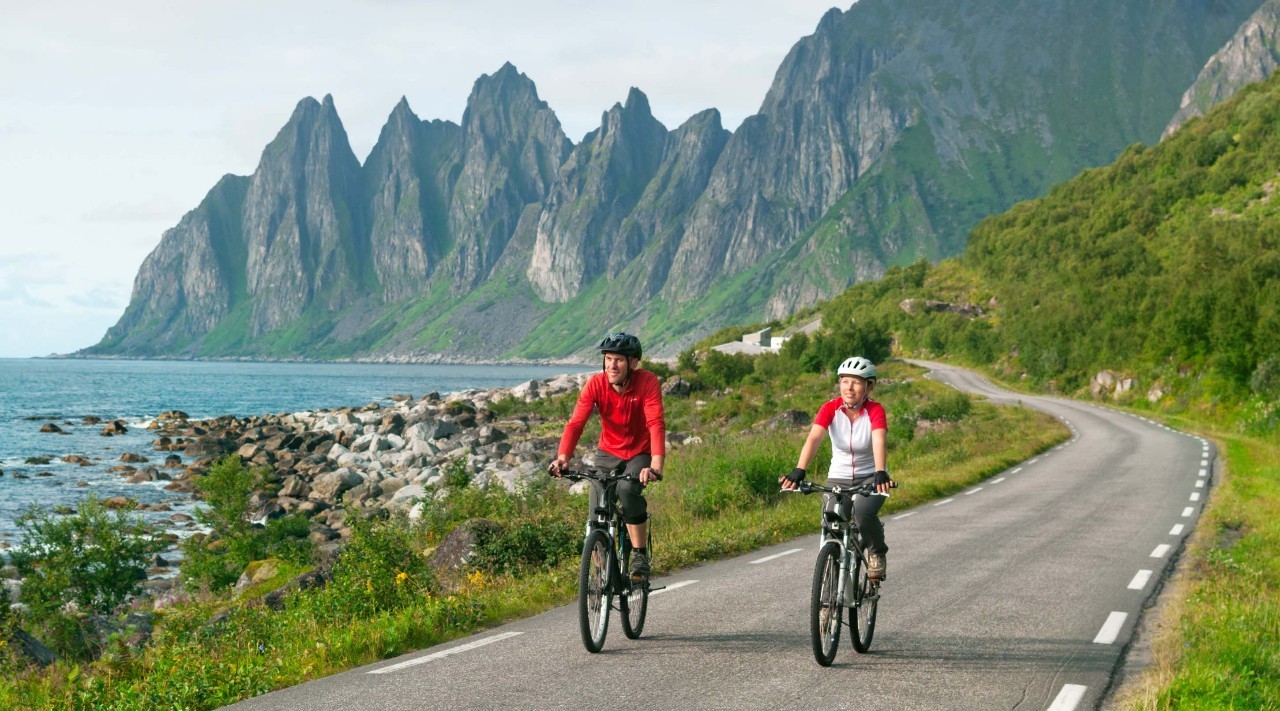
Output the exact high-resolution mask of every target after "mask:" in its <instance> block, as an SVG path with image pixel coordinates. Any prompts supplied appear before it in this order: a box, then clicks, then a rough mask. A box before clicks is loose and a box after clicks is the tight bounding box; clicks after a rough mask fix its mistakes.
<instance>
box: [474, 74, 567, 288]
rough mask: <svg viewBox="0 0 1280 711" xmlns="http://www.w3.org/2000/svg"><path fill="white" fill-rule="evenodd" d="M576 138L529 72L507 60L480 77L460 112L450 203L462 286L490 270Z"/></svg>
mask: <svg viewBox="0 0 1280 711" xmlns="http://www.w3.org/2000/svg"><path fill="white" fill-rule="evenodd" d="M571 148H572V144H571V143H570V141H569V139H568V137H567V136H565V135H564V131H563V130H562V129H561V128H560V121H559V119H557V118H556V115H555V112H553V111H552V110H551V108H550V107H548V106H547V103H546V102H545V101H542V100H541V99H539V98H538V92H537V89H536V88H535V87H534V85H533V82H532V81H530V80H529V78H528V77H526V76H525V75H523V74H521V73H519V72H518V71H516V68H515V67H513V66H512V65H510V64H506V65H504V66H503V67H502V69H500V70H498V71H497V72H496V73H495V74H494V75H493V76H488V75H485V76H482V77H481V78H480V79H479V80H478V81H476V84H475V88H474V89H473V90H472V92H471V97H470V98H469V99H468V100H467V110H466V113H464V114H463V116H462V149H461V156H460V163H458V164H457V168H458V170H459V172H458V176H457V179H456V181H453V182H452V185H451V189H452V198H451V201H450V203H449V232H450V234H452V235H456V236H458V237H460V238H461V239H459V240H458V241H457V244H456V251H455V252H454V256H453V264H452V275H453V277H454V279H455V281H456V286H457V291H459V292H464V291H468V290H470V289H472V288H474V287H475V286H476V285H477V284H479V283H480V282H481V281H483V280H484V278H485V277H487V276H488V275H489V271H490V269H491V268H492V267H493V265H494V263H495V262H496V261H497V259H498V257H500V256H501V255H502V252H503V250H504V249H505V248H506V246H507V242H509V241H510V240H511V238H512V236H513V235H514V234H515V230H516V226H517V223H518V222H519V220H520V215H521V213H522V212H523V211H524V208H525V206H526V205H529V204H536V203H541V202H542V200H543V199H544V198H546V196H547V194H548V192H549V191H550V189H551V186H552V185H553V184H554V183H555V181H556V177H557V175H558V174H559V171H560V166H561V164H562V163H563V162H564V160H565V157H566V156H567V155H568V154H569V151H570V149H571Z"/></svg>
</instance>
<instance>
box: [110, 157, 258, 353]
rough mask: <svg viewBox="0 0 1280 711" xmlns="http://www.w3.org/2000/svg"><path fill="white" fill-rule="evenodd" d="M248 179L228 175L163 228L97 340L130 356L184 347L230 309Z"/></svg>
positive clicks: (239, 277) (241, 256)
mask: <svg viewBox="0 0 1280 711" xmlns="http://www.w3.org/2000/svg"><path fill="white" fill-rule="evenodd" d="M248 183H249V179H248V178H244V177H240V176H235V175H226V176H223V178H222V180H219V181H218V184H217V185H215V186H214V187H213V189H212V190H210V191H209V194H208V195H207V196H205V199H204V200H203V201H202V202H201V203H200V205H199V207H197V208H196V209H194V210H192V211H191V212H188V213H187V214H186V215H184V216H183V218H182V220H181V221H180V222H179V223H178V224H177V226H176V227H173V228H171V229H169V230H168V231H166V232H165V233H164V236H163V237H162V238H161V239H160V244H159V245H158V246H157V247H156V248H155V250H153V251H152V252H151V254H149V255H147V258H146V259H145V260H143V262H142V267H141V268H140V269H139V270H138V275H137V277H136V278H135V279H134V283H133V294H132V296H131V297H130V299H129V307H128V308H127V309H126V310H125V312H124V315H123V316H121V317H120V321H119V322H118V323H116V325H115V326H112V327H111V329H110V330H108V331H107V334H106V336H104V337H103V339H102V342H101V343H100V344H99V345H98V346H97V348H99V349H101V350H102V351H103V352H108V353H115V354H121V355H131V356H141V355H151V354H157V353H182V352H184V351H185V350H187V349H188V347H189V344H190V343H192V342H193V341H195V340H197V339H199V338H200V337H201V336H203V335H205V334H206V333H208V332H209V331H211V330H213V328H214V327H216V326H217V325H218V323H219V322H220V321H222V320H223V319H224V318H225V317H226V316H227V314H228V312H229V311H230V310H231V307H232V306H233V304H234V303H235V301H236V298H237V296H239V293H238V292H240V291H242V289H243V282H244V279H243V274H244V264H245V247H244V239H243V237H242V236H241V232H240V210H241V208H242V207H243V205H244V195H245V189H246V187H247V186H248Z"/></svg>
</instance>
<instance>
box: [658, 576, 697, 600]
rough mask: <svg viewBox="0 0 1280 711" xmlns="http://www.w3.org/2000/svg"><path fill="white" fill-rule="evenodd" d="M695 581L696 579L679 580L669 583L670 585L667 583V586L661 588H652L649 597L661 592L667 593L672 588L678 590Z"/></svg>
mask: <svg viewBox="0 0 1280 711" xmlns="http://www.w3.org/2000/svg"><path fill="white" fill-rule="evenodd" d="M696 582H698V581H697V580H681V581H680V582H678V583H671V584H670V585H668V586H667V587H665V588H663V589H661V590H654V591H653V592H651V593H649V597H653V596H654V595H661V594H662V593H669V592H671V591H672V590H679V589H680V588H682V587H684V586H686V585H693V584H694V583H696Z"/></svg>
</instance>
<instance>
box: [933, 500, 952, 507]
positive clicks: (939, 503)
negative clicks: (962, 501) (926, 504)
mask: <svg viewBox="0 0 1280 711" xmlns="http://www.w3.org/2000/svg"><path fill="white" fill-rule="evenodd" d="M952 501H955V499H943V500H942V501H939V502H938V503H936V504H934V506H941V505H943V504H949V503H951V502H952Z"/></svg>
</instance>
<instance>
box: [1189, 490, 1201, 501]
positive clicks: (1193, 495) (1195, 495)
mask: <svg viewBox="0 0 1280 711" xmlns="http://www.w3.org/2000/svg"><path fill="white" fill-rule="evenodd" d="M1191 500H1192V501H1199V500H1200V492H1198V491H1193V492H1191Z"/></svg>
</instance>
